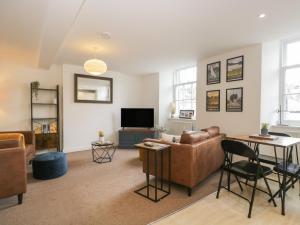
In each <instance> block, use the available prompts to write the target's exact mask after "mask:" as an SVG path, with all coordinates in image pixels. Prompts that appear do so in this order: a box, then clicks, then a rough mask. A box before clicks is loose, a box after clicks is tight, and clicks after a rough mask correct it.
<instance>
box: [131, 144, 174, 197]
mask: <svg viewBox="0 0 300 225" xmlns="http://www.w3.org/2000/svg"><path fill="white" fill-rule="evenodd" d="M135 147H136V148H139V149H143V150H144V151H145V157H146V167H147V168H146V185H145V186H143V187H141V188H139V189H138V190H136V191H135V193H137V194H139V195H141V196H143V197H145V198H147V199H149V200H151V201H153V202H158V201H160V200H161V199H163V198H164V197H166V196H168V195H169V194H170V193H171V146H170V145H165V144H158V143H152V146H149V145H148V146H147V145H145V143H140V144H136V145H135ZM164 151H167V152H168V179H167V180H166V182H167V189H166V190H165V189H164V180H163V168H164V167H163V161H164V160H163V152H164ZM150 152H153V153H154V182H155V183H154V185H153V184H150V179H149V178H150V166H149V158H150V157H149V153H150ZM159 154H160V185H159V186H158V171H157V167H158V155H159ZM150 188H153V189H154V197H153V196H151V194H150ZM144 189H146V194H145V193H143V190H144ZM144 192H145V191H144ZM158 192H162V194H161V196H160V197H158Z"/></svg>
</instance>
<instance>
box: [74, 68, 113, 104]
mask: <svg viewBox="0 0 300 225" xmlns="http://www.w3.org/2000/svg"><path fill="white" fill-rule="evenodd" d="M78 78H86V79H95V80H106V81H109V82H110V100H109V101H97V100H80V99H78ZM74 101H75V102H77V103H100V104H112V103H113V79H112V78H108V77H99V76H90V75H85V74H76V73H75V74H74Z"/></svg>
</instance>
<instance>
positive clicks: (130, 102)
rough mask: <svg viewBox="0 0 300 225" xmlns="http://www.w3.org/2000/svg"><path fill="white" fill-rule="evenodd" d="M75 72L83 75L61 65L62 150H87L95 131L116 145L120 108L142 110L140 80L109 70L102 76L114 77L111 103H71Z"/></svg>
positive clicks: (94, 136)
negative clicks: (140, 108)
mask: <svg viewBox="0 0 300 225" xmlns="http://www.w3.org/2000/svg"><path fill="white" fill-rule="evenodd" d="M74 73H84V71H83V68H82V67H80V66H74V65H63V108H64V111H63V118H64V123H63V127H64V134H63V136H64V151H65V152H70V151H77V150H84V149H88V148H90V144H91V142H92V141H94V140H97V139H98V131H99V130H103V131H104V132H105V137H106V139H110V140H113V141H116V142H117V131H118V130H119V129H120V126H121V121H120V117H121V115H120V111H121V110H120V109H121V108H122V107H141V106H142V105H143V102H142V97H143V96H142V95H141V93H142V92H141V91H142V89H143V88H142V86H141V84H142V78H141V76H130V75H125V74H121V73H119V72H113V71H109V72H107V73H106V74H105V75H103V76H107V77H112V78H113V104H93V103H75V102H74Z"/></svg>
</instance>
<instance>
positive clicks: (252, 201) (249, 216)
mask: <svg viewBox="0 0 300 225" xmlns="http://www.w3.org/2000/svg"><path fill="white" fill-rule="evenodd" d="M256 184H257V179H255V181H254V186H253V191H252V197H251V202H250V207H249V213H248V218H251V212H252V207H253V203H254V196H255V191H256Z"/></svg>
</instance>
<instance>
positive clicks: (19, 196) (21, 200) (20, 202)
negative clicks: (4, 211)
mask: <svg viewBox="0 0 300 225" xmlns="http://www.w3.org/2000/svg"><path fill="white" fill-rule="evenodd" d="M22 202H23V193H22V194H18V204H19V205H21V204H22Z"/></svg>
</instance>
